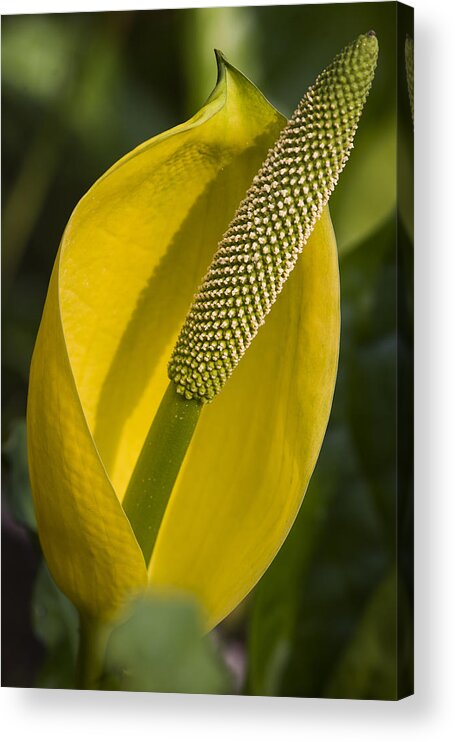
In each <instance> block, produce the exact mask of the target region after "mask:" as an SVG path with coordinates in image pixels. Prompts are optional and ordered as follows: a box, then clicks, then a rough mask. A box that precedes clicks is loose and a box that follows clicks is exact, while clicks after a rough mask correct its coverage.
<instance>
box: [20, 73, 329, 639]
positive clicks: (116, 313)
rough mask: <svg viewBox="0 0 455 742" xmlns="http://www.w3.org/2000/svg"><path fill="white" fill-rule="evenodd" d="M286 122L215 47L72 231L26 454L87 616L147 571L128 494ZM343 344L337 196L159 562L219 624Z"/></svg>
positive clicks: (58, 573)
mask: <svg viewBox="0 0 455 742" xmlns="http://www.w3.org/2000/svg"><path fill="white" fill-rule="evenodd" d="M284 123H285V120H284V118H283V117H282V116H281V115H280V114H279V113H278V112H277V111H276V110H275V109H274V108H273V107H272V106H271V105H270V104H269V103H268V102H267V101H266V100H265V99H264V98H263V96H262V95H261V94H260V93H259V91H258V90H257V89H256V88H255V87H254V86H253V85H252V84H251V83H250V82H249V81H248V80H247V79H246V78H245V77H243V75H241V74H240V73H239V72H238V71H236V70H235V69H234V68H233V67H231V66H230V65H228V64H226V63H224V62H223V61H222V60H221V58H219V81H218V84H217V87H216V88H215V91H214V93H213V94H212V96H211V97H210V99H209V101H208V102H207V104H206V105H205V106H204V107H203V108H202V110H201V111H200V112H199V113H198V114H197V115H196V116H195V117H194V118H193V119H191V120H190V121H189V122H187V123H186V124H183V125H181V126H178V127H176V128H175V129H172V130H170V131H168V132H166V133H165V134H162V135H160V136H158V137H155V138H154V139H152V140H150V141H149V142H146V143H145V144H143V145H141V146H140V147H138V148H137V149H136V150H134V151H133V152H132V153H130V154H129V155H127V156H126V157H124V158H123V159H122V160H120V161H119V162H118V163H117V164H116V165H114V166H113V167H112V168H111V169H110V170H109V171H108V172H107V173H106V174H105V175H104V176H102V177H101V178H100V179H99V180H98V181H97V183H95V185H94V186H93V187H92V188H91V189H90V191H89V192H88V193H87V195H86V196H85V197H84V198H83V199H82V200H81V201H80V203H79V204H78V206H77V207H76V209H75V211H74V213H73V215H72V217H71V219H70V221H69V224H68V226H67V229H66V231H65V234H64V237H63V240H62V244H61V248H60V253H59V256H58V258H57V261H56V265H55V268H54V274H53V278H52V282H51V286H50V289H49V295H48V298H47V302H46V308H45V312H44V315H43V320H42V324H41V328H40V333H39V338H38V341H37V345H36V349H35V353H34V359H33V366H32V375H31V382H30V396H29V412H28V424H29V457H30V465H31V478H32V487H33V491H34V498H35V503H36V508H37V513H38V522H39V532H40V537H41V540H42V543H43V548H44V552H45V555H46V558H47V560H48V563H49V566H50V569H51V571H52V573H53V575H54V578H55V579H56V581H57V583H58V584H59V585H60V587H61V588H62V589H63V590H64V591H65V592H66V593H67V594H68V595H69V597H70V598H71V599H72V600H73V601H74V602H75V603H76V605H78V607H82V609H83V610H85V611H86V612H89V613H91V614H98V615H103V614H105V613H106V612H108V611H109V610H112V608H114V607H115V606H117V605H118V604H119V603H120V602H121V600H122V599H123V597H124V596H125V595H126V594H127V593H128V592H129V591H131V590H136V589H141V587H142V586H143V585H144V584H145V582H146V579H147V576H146V571H145V565H144V560H143V557H142V554H141V552H140V549H139V547H138V545H137V542H136V540H135V537H134V535H133V533H132V531H131V528H130V526H129V522H128V520H127V518H126V516H125V515H124V513H123V510H122V508H121V501H122V498H123V495H124V492H125V489H126V486H127V484H128V481H129V479H130V477H131V474H132V471H133V468H134V465H135V463H136V460H137V457H138V455H139V452H140V450H141V447H142V444H143V441H144V439H145V437H146V435H147V432H148V430H149V427H150V424H151V422H152V420H153V417H154V415H155V412H156V410H157V407H158V405H159V403H160V400H161V398H162V396H163V393H164V391H165V389H166V386H167V383H168V379H167V372H166V368H167V363H168V360H169V357H170V354H171V351H172V349H173V347H174V344H175V341H176V338H177V335H178V332H179V330H180V327H181V325H182V323H183V320H184V317H185V315H186V313H187V311H188V308H189V305H190V303H191V300H192V297H193V295H194V293H195V291H196V289H197V287H198V285H199V283H200V281H201V278H202V276H203V274H204V273H205V270H206V268H207V266H208V264H209V263H210V261H211V258H212V256H213V253H214V251H215V249H216V246H217V243H218V241H219V239H220V237H221V236H222V234H223V232H224V230H225V229H226V227H227V225H228V223H229V221H230V220H231V218H232V216H233V214H234V212H235V210H236V208H237V207H238V205H239V203H240V201H241V199H242V197H243V195H244V194H245V192H246V190H247V187H248V186H249V184H250V182H251V180H252V178H253V176H254V174H255V173H256V171H257V170H258V168H259V166H260V164H261V162H262V161H263V159H264V157H265V154H266V152H267V150H268V148H269V147H270V146H271V144H272V143H273V142H274V141H275V140H276V138H277V135H278V133H279V131H280V130H281V128H282V127H283V125H284ZM338 343H339V277H338V264H337V255H336V244H335V240H334V236H333V231H332V227H331V223H330V217H329V215H328V210H325V211H324V214H323V217H322V218H321V220H320V221H319V223H318V224H317V226H316V228H315V230H314V232H313V235H312V237H311V238H310V241H309V242H308V244H307V245H306V247H305V251H304V255H303V256H302V258H301V260H300V262H299V265H298V268H297V269H296V270H295V272H294V274H293V276H292V277H291V279H290V280H289V282H288V285H286V287H285V289H284V290H283V293H282V295H281V296H280V298H279V300H278V301H277V303H276V306H275V307H274V308H273V310H272V312H271V314H270V317H269V318H268V320H267V323H266V325H265V326H264V327H263V328H262V329H261V331H260V332H259V334H258V337H257V338H256V340H255V341H254V344H253V345H252V347H251V348H250V349H249V351H248V353H247V355H246V357H245V358H244V359H243V360H242V362H241V364H240V365H239V368H238V369H237V370H236V373H235V375H234V376H233V378H232V379H231V380H230V381H229V383H228V384H227V386H226V389H225V390H223V393H222V394H221V395H220V397H219V399H216V400H215V401H214V402H213V404H212V405H209V406H207V407H206V408H205V409H204V410H203V414H202V415H201V421H200V423H199V426H198V429H197V431H196V434H195V437H194V439H193V442H192V444H191V446H190V449H189V451H188V454H187V458H186V460H185V462H184V466H183V468H182V470H181V472H180V475H179V478H178V481H177V484H176V487H175V489H174V492H173V493H172V496H171V500H170V502H169V506H168V509H167V511H166V514H165V516H164V520H163V523H162V526H161V530H160V533H159V536H158V541H157V544H156V548H155V551H154V554H153V557H152V561H151V564H150V569H149V581H150V583H151V584H152V585H164V586H174V587H178V588H181V589H184V590H189V591H191V592H192V593H193V594H195V595H196V596H197V597H198V598H199V599H200V600H201V602H202V605H203V606H204V608H205V611H206V613H207V624H208V625H213V624H214V623H216V622H217V621H218V620H220V619H221V618H222V617H223V616H224V615H226V614H227V613H228V612H229V611H230V610H231V609H232V608H233V607H234V606H235V605H236V604H237V603H238V601H239V600H241V599H242V597H243V596H244V595H245V594H246V593H247V592H248V591H249V590H250V589H251V587H252V586H253V584H254V583H255V582H256V580H257V579H258V578H259V576H260V575H261V574H262V572H263V571H264V570H265V568H266V567H267V566H268V564H269V563H270V561H271V559H272V558H273V556H274V554H275V553H276V551H277V549H278V548H279V546H280V545H281V543H282V541H283V540H284V538H285V535H286V533H287V531H288V530H289V527H290V525H291V523H292V521H293V519H294V517H295V515H296V513H297V511H298V508H299V505H300V503H301V500H302V498H303V495H304V492H305V489H306V486H307V484H308V481H309V478H310V476H311V472H312V470H313V467H314V465H315V462H316V459H317V455H318V451H319V448H320V445H321V442H322V439H323V435H324V432H325V427H326V424H327V419H328V415H329V410H330V404H331V399H332V394H333V387H334V383H335V376H336V365H337V357H338Z"/></svg>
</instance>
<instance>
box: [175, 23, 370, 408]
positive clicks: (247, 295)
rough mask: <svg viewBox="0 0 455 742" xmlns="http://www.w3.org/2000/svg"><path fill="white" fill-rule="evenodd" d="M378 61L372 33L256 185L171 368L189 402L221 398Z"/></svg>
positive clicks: (317, 93) (284, 136) (339, 66)
mask: <svg viewBox="0 0 455 742" xmlns="http://www.w3.org/2000/svg"><path fill="white" fill-rule="evenodd" d="M377 54H378V44H377V39H376V36H375V35H374V34H373V33H370V34H365V35H362V36H360V37H359V38H358V39H357V40H356V41H355V42H353V43H352V44H350V45H349V46H347V47H346V48H345V49H344V50H343V51H342V52H341V53H340V54H339V55H338V56H337V57H336V58H335V60H334V61H333V62H332V64H331V65H330V66H329V67H328V68H327V69H325V70H324V71H323V72H322V73H321V74H320V75H319V77H318V78H317V80H316V82H315V84H314V85H313V86H312V87H311V88H310V89H309V90H308V92H307V94H306V95H305V97H304V98H303V100H302V101H301V102H300V104H299V106H298V107H297V109H296V111H295V113H294V115H293V116H292V118H291V119H290V121H289V123H288V124H287V126H286V127H285V128H284V129H283V131H282V133H281V135H280V137H279V139H278V141H277V143H276V145H275V146H274V147H273V148H272V149H271V150H270V151H269V153H268V155H267V158H266V160H265V162H264V164H263V166H262V168H261V169H260V171H259V173H258V174H257V175H256V177H255V178H254V180H253V183H252V185H251V187H250V188H249V190H248V192H247V195H246V197H245V199H244V200H243V201H242V203H241V205H240V207H239V209H238V211H237V213H236V215H235V217H234V219H233V221H232V222H231V224H230V226H229V228H228V230H227V231H226V233H225V234H224V236H223V238H222V240H221V242H220V244H219V247H218V250H217V252H216V255H215V257H214V260H213V262H212V264H211V266H210V268H209V271H208V273H207V275H206V277H205V279H204V281H203V283H202V286H201V288H200V289H199V292H198V293H197V295H196V298H195V300H194V302H193V305H192V307H191V309H190V312H189V314H188V316H187V318H186V321H185V324H184V326H183V328H182V331H181V333H180V335H179V338H178V341H177V344H176V346H175V349H174V352H173V354H172V357H171V360H170V363H169V368H168V373H169V377H170V379H171V380H173V381H174V382H175V383H176V386H177V391H178V392H179V393H180V394H182V395H184V396H185V397H186V398H187V399H191V398H197V399H200V400H202V401H204V402H209V401H210V400H211V399H213V397H214V396H215V395H216V394H218V392H219V391H220V390H221V389H222V387H223V385H224V384H225V382H226V381H227V379H228V378H229V376H230V375H231V373H232V371H233V370H234V368H235V367H236V365H237V364H238V362H239V361H240V359H241V358H242V356H243V354H244V353H245V350H246V349H247V348H248V346H249V345H250V343H251V342H252V340H253V338H254V337H255V335H256V333H257V332H258V330H259V328H260V326H261V325H262V324H263V323H264V321H265V318H266V316H267V314H268V313H269V312H270V310H271V308H272V306H273V304H274V302H275V300H276V299H277V297H278V295H279V294H280V292H281V290H282V288H283V286H284V283H285V281H286V280H287V278H288V277H289V275H290V273H291V271H292V270H293V268H294V266H295V264H296V261H297V259H298V257H299V255H300V253H301V252H302V249H303V247H304V245H305V243H306V242H307V240H308V237H309V236H310V234H311V232H312V230H313V228H314V226H315V223H316V221H317V220H318V219H319V217H320V216H321V212H322V209H323V208H324V206H325V204H326V203H327V201H328V199H329V197H330V195H331V193H332V191H333V189H334V187H335V185H336V183H337V180H338V176H339V174H340V172H341V170H342V169H343V167H344V164H345V162H346V160H347V159H348V156H349V152H350V150H351V148H352V146H353V139H354V134H355V131H356V129H357V125H358V121H359V118H360V115H361V113H362V109H363V106H364V103H365V100H366V97H367V95H368V92H369V89H370V86H371V83H372V80H373V75H374V70H375V67H376V62H377ZM283 331H285V328H283Z"/></svg>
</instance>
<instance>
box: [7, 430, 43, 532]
mask: <svg viewBox="0 0 455 742" xmlns="http://www.w3.org/2000/svg"><path fill="white" fill-rule="evenodd" d="M3 456H4V459H5V461H6V464H7V467H8V484H7V486H6V487H5V501H6V503H7V505H8V510H9V512H10V514H11V515H12V517H13V518H14V519H15V520H16V521H17V522H18V523H20V524H21V525H24V526H26V527H27V528H29V529H30V530H31V531H36V518H35V511H34V509H33V501H32V493H31V490H30V482H29V478H28V462H27V430H26V424H25V420H15V421H14V422H13V424H12V425H11V432H10V435H9V437H8V439H7V441H6V443H5V444H4V446H3Z"/></svg>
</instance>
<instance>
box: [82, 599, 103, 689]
mask: <svg viewBox="0 0 455 742" xmlns="http://www.w3.org/2000/svg"><path fill="white" fill-rule="evenodd" d="M109 630H110V627H109V626H108V625H107V624H104V623H101V622H100V621H97V620H96V619H94V618H91V617H88V616H84V615H82V613H81V614H80V628H79V655H78V667H77V671H78V688H79V689H80V690H97V689H98V688H99V681H100V678H101V674H102V670H103V661H104V653H105V650H106V643H107V639H108V636H109Z"/></svg>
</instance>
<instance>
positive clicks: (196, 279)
mask: <svg viewBox="0 0 455 742" xmlns="http://www.w3.org/2000/svg"><path fill="white" fill-rule="evenodd" d="M214 49H216V50H217V52H216V54H215V55H214V53H213V50H214ZM2 70H3V75H2V92H3V102H4V105H3V109H2V110H3V121H2V123H3V136H4V141H3V182H4V198H3V215H2V216H3V398H4V405H3V430H4V431H5V440H4V446H3V461H4V468H5V476H4V501H3V508H4V516H5V517H4V534H3V547H4V558H3V567H4V570H3V573H4V579H3V582H2V584H3V588H2V589H3V619H2V620H3V633H2V636H3V639H2V641H3V653H2V656H3V668H2V669H3V684H4V685H9V686H23V687H24V686H25V687H29V686H36V687H41V688H81V689H103V690H112V691H119V690H123V691H151V692H153V691H155V692H180V693H212V694H240V695H242V694H243V695H263V696H264V695H265V696H298V697H324V698H356V699H383V700H395V699H399V698H402V697H404V696H406V695H409V694H411V693H412V690H413V559H412V534H413V516H412V476H411V475H412V455H413V454H412V363H413V324H412V316H413V311H412V309H413V294H412V266H413V200H412V193H413V191H412V183H413V11H412V9H410V8H408V7H406V6H404V5H401V4H400V3H389V2H386V3H358V4H337V5H330V4H329V5H292V6H264V7H248V6H244V7H235V8H234V7H231V8H212V9H210V8H206V9H178V10H175V9H174V10H154V11H125V12H108V13H84V14H59V15H52V14H42V15H33V16H31V15H30V16H27V15H23V16H20V15H16V16H7V17H5V18H4V19H3V23H2ZM59 245H60V247H59ZM340 330H341V333H340Z"/></svg>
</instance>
